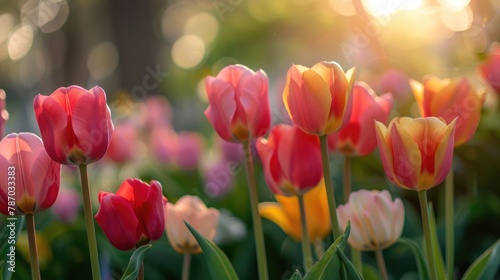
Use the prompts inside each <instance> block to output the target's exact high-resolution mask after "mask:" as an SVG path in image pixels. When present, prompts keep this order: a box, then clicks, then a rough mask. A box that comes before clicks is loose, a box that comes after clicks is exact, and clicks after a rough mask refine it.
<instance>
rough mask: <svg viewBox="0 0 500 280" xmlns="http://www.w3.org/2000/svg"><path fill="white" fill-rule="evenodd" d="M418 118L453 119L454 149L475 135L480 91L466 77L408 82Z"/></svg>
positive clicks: (431, 78)
mask: <svg viewBox="0 0 500 280" xmlns="http://www.w3.org/2000/svg"><path fill="white" fill-rule="evenodd" d="M410 83H411V86H412V88H413V93H414V94H415V99H416V100H417V103H418V106H419V108H420V113H421V115H422V117H440V118H443V119H444V120H445V121H446V123H450V122H451V121H453V120H454V119H455V118H457V117H458V119H457V125H456V128H455V146H459V145H462V144H464V143H465V142H467V141H469V139H470V138H471V137H472V136H473V135H474V132H476V129H477V126H478V124H479V119H480V117H481V107H482V105H483V103H484V97H485V94H484V91H477V90H476V89H475V88H474V87H472V85H471V84H470V83H469V81H468V80H467V79H466V78H458V79H453V80H450V79H438V78H436V77H426V78H424V82H423V84H420V83H419V82H417V81H413V80H412V81H411V82H410Z"/></svg>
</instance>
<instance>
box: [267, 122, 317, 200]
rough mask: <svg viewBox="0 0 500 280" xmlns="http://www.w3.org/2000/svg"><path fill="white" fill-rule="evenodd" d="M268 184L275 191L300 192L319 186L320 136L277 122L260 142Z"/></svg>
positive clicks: (286, 193) (285, 192)
mask: <svg viewBox="0 0 500 280" xmlns="http://www.w3.org/2000/svg"><path fill="white" fill-rule="evenodd" d="M257 151H258V153H259V156H260V159H261V160H262V165H263V169H264V175H265V178H266V182H267V184H268V186H269V187H270V188H271V191H272V192H273V193H275V194H281V195H288V196H292V195H298V194H303V193H305V192H306V191H308V190H309V189H311V188H313V187H315V186H317V185H318V184H319V183H320V181H321V179H322V177H323V172H322V168H321V151H320V146H319V139H318V137H316V136H313V135H310V134H307V133H305V132H303V131H302V130H300V129H299V128H298V127H296V126H289V125H277V126H275V127H273V129H272V130H271V134H270V135H269V138H268V139H267V140H266V139H263V138H261V139H260V140H259V141H258V142H257Z"/></svg>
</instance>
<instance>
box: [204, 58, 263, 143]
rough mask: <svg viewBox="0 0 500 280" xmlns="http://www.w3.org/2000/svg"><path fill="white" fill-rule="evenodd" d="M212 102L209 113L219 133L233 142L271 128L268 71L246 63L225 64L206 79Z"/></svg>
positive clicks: (261, 134) (260, 133)
mask: <svg viewBox="0 0 500 280" xmlns="http://www.w3.org/2000/svg"><path fill="white" fill-rule="evenodd" d="M205 89H206V91H207V95H208V101H209V106H208V108H207V109H206V110H205V116H206V117H207V118H208V121H210V123H211V124H212V126H213V127H214V129H215V131H216V132H217V133H218V134H219V136H220V137H221V138H222V139H224V140H226V141H231V142H246V141H249V140H250V139H252V138H257V137H260V136H263V135H265V134H266V133H267V131H268V130H269V126H270V123H271V113H270V109H269V97H268V79H267V75H266V73H264V71H262V70H259V71H257V72H254V71H252V70H251V69H249V68H247V67H246V66H243V65H229V66H226V67H224V68H223V69H222V70H221V71H220V72H219V74H218V75H217V76H216V77H213V76H208V77H207V78H206V82H205Z"/></svg>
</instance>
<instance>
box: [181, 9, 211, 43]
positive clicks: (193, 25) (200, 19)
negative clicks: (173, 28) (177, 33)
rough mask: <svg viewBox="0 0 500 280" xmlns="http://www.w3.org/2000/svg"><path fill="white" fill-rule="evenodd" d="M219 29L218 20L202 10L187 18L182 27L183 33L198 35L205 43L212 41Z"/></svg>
mask: <svg viewBox="0 0 500 280" xmlns="http://www.w3.org/2000/svg"><path fill="white" fill-rule="evenodd" d="M218 31H219V22H218V21H217V18H215V16H214V15H212V14H211V13H207V12H202V13H198V14H195V15H193V16H192V17H190V18H189V20H188V21H187V23H186V26H185V27H184V33H185V34H191V35H195V36H198V37H199V38H200V39H202V40H203V41H204V42H205V44H210V43H212V42H213V41H214V40H215V38H216V36H217V32H218Z"/></svg>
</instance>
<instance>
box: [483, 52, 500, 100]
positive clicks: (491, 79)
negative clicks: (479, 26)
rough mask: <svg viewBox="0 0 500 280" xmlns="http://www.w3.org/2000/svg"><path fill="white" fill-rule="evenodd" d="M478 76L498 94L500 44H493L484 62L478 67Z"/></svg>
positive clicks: (499, 89)
mask: <svg viewBox="0 0 500 280" xmlns="http://www.w3.org/2000/svg"><path fill="white" fill-rule="evenodd" d="M478 70H479V74H480V75H481V76H482V77H483V79H484V80H485V81H486V82H488V84H489V85H490V86H491V87H492V88H493V89H494V90H495V91H496V93H498V94H500V44H498V43H494V44H493V45H492V46H491V49H490V53H489V55H488V57H487V58H486V60H485V61H484V62H483V63H482V64H481V65H479V67H478Z"/></svg>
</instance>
